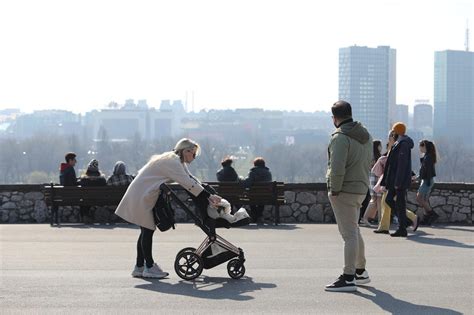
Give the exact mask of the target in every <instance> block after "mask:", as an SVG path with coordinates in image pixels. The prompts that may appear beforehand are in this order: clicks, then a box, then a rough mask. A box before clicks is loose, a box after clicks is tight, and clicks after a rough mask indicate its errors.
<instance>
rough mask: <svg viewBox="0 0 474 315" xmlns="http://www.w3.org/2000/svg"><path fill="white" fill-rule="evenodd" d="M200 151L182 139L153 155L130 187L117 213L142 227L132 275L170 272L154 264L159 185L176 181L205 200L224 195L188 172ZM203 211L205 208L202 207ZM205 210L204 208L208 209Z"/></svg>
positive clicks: (216, 199)
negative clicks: (171, 147)
mask: <svg viewBox="0 0 474 315" xmlns="http://www.w3.org/2000/svg"><path fill="white" fill-rule="evenodd" d="M199 152H200V147H199V144H198V143H196V142H195V141H193V140H190V139H186V138H184V139H181V140H179V141H178V142H177V143H176V145H175V147H174V150H173V151H169V152H165V153H162V154H160V155H154V156H152V157H151V158H150V160H149V161H148V163H147V164H145V166H143V167H142V168H141V169H140V170H139V171H138V175H137V176H136V177H135V179H134V180H133V181H132V183H131V184H130V185H129V186H128V189H127V191H126V192H125V195H124V196H123V198H122V200H121V201H120V204H119V205H118V207H117V209H116V210H115V214H116V215H118V216H119V217H121V218H122V219H124V220H125V221H127V222H130V223H133V224H136V225H138V226H139V227H140V236H139V237H138V241H137V245H136V248H137V257H136V263H135V266H134V268H133V271H132V276H133V277H144V278H165V277H167V276H168V273H167V272H164V271H163V269H162V268H161V267H160V266H159V265H158V264H157V263H155V261H154V259H153V255H152V244H153V233H154V232H155V230H156V225H155V220H154V217H153V207H154V206H155V204H156V202H157V200H158V197H159V195H160V193H161V191H160V186H161V184H163V183H167V182H170V181H174V182H177V183H178V184H180V185H181V186H182V187H183V188H184V189H185V190H187V191H188V192H189V193H191V195H193V196H196V197H197V199H198V200H199V201H200V202H202V203H207V204H208V203H209V202H211V203H212V204H218V203H219V202H220V201H221V197H219V196H217V195H211V194H210V193H209V192H207V191H206V190H205V189H204V187H203V186H202V184H201V182H200V181H199V180H198V179H197V178H195V177H194V176H193V175H192V174H191V173H190V171H189V169H188V167H187V164H190V163H191V162H192V161H194V159H195V158H196V156H197V155H198V154H199ZM200 210H202V209H200ZM205 210H206V209H204V211H205Z"/></svg>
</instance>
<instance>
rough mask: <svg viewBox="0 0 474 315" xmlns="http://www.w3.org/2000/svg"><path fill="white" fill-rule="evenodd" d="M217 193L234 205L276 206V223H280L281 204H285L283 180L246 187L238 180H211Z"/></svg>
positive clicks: (211, 184)
mask: <svg viewBox="0 0 474 315" xmlns="http://www.w3.org/2000/svg"><path fill="white" fill-rule="evenodd" d="M208 184H209V185H210V186H211V187H212V188H214V189H215V190H216V191H217V194H218V195H219V196H221V197H222V198H224V199H227V200H228V201H229V202H230V203H231V204H233V205H250V206H252V205H271V206H274V207H275V217H274V222H275V224H278V223H280V205H283V204H285V195H284V191H285V189H284V186H285V184H284V183H283V182H276V181H274V182H266V183H254V184H253V185H252V186H251V187H249V188H245V187H244V186H243V185H242V184H240V183H238V182H219V183H217V182H210V183H208Z"/></svg>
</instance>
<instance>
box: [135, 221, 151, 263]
mask: <svg viewBox="0 0 474 315" xmlns="http://www.w3.org/2000/svg"><path fill="white" fill-rule="evenodd" d="M140 230H141V232H140V236H139V237H138V241H137V266H138V267H143V265H144V264H145V263H146V266H147V268H151V267H152V266H153V264H154V263H155V262H154V260H153V255H152V253H151V252H152V244H153V233H155V231H154V230H150V229H147V228H144V227H143V226H141V227H140Z"/></svg>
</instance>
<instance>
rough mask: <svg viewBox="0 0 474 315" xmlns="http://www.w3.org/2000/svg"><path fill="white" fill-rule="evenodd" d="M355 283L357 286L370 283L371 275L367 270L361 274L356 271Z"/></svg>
mask: <svg viewBox="0 0 474 315" xmlns="http://www.w3.org/2000/svg"><path fill="white" fill-rule="evenodd" d="M355 282H356V284H357V285H359V284H366V283H369V282H370V278H369V273H368V272H367V270H364V271H363V272H362V273H360V274H359V273H357V271H356V275H355Z"/></svg>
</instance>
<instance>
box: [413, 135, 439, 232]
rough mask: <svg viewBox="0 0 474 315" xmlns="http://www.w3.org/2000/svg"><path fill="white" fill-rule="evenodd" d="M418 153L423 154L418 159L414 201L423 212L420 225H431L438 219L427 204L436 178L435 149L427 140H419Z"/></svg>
mask: <svg viewBox="0 0 474 315" xmlns="http://www.w3.org/2000/svg"><path fill="white" fill-rule="evenodd" d="M420 152H421V153H422V154H423V157H422V158H420V164H421V167H420V173H419V174H418V179H420V180H421V183H420V187H419V188H418V193H417V194H416V201H417V202H418V204H419V205H420V206H422V207H423V210H424V216H423V221H422V222H421V224H422V225H431V223H433V222H434V221H435V220H436V219H437V218H438V217H439V215H438V214H437V213H436V212H434V210H433V209H432V208H431V206H430V203H429V197H430V193H431V190H433V186H434V183H435V181H434V178H435V177H436V169H435V164H436V156H437V154H436V147H435V145H434V143H433V142H431V141H429V140H421V141H420Z"/></svg>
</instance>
